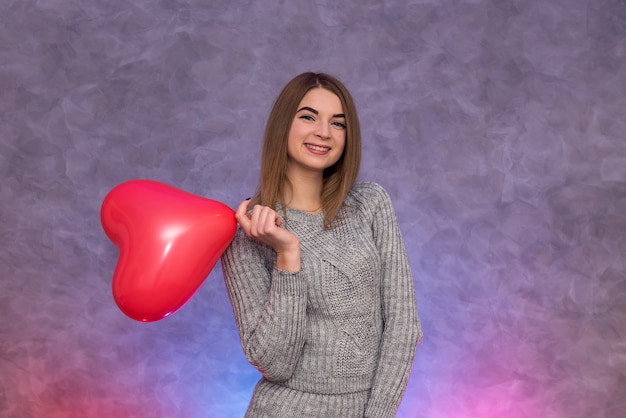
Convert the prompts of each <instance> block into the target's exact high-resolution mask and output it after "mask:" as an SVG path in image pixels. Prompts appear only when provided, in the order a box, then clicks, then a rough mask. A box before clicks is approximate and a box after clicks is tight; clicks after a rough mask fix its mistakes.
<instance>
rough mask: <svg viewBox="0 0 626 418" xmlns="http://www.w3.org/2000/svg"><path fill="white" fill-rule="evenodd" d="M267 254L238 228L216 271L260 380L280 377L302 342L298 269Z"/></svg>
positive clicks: (289, 370) (302, 289) (302, 291)
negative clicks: (281, 264)
mask: <svg viewBox="0 0 626 418" xmlns="http://www.w3.org/2000/svg"><path fill="white" fill-rule="evenodd" d="M268 253H271V251H270V250H269V249H268V248H265V247H262V245H261V244H258V243H256V242H255V241H253V240H252V239H250V238H249V237H247V236H246V235H245V233H244V232H243V231H242V230H241V229H239V230H238V231H237V235H236V236H235V239H234V240H233V242H232V243H231V245H230V246H229V247H228V248H227V249H226V251H225V252H224V254H223V255H222V260H221V261H222V271H223V273H224V281H225V283H226V288H227V291H228V295H229V298H230V301H231V304H232V307H233V312H234V314H235V321H236V323H237V328H238V331H239V337H240V339H241V345H242V348H243V351H244V354H245V355H246V358H247V359H248V361H250V363H251V364H252V365H253V366H254V367H255V368H257V370H259V371H260V372H261V373H262V374H263V376H265V378H266V379H268V380H271V381H284V380H287V379H288V378H289V377H290V376H291V375H292V374H293V371H294V369H295V367H296V365H297V364H298V361H299V359H300V355H301V353H302V348H303V346H304V340H305V335H306V304H307V286H306V281H305V280H304V279H303V278H302V277H301V273H300V272H296V273H293V272H286V271H282V270H279V269H276V268H275V267H273V260H271V261H268V260H267V259H266V255H267V254H268ZM272 254H273V253H272Z"/></svg>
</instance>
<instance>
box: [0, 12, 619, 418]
mask: <svg viewBox="0 0 626 418" xmlns="http://www.w3.org/2000/svg"><path fill="white" fill-rule="evenodd" d="M306 70H314V71H325V72H329V73H331V74H334V75H336V76H338V77H339V78H340V79H342V80H343V81H344V82H345V83H346V84H347V85H348V87H349V88H350V89H351V90H352V92H353V94H354V96H355V99H356V101H357V105H358V107H359V109H360V116H361V122H362V126H363V132H364V144H365V145H364V147H365V149H364V153H365V156H364V162H363V168H362V172H361V176H362V178H363V179H368V180H373V181H377V182H379V183H381V184H382V185H384V186H385V187H386V188H387V189H388V190H389V192H390V194H391V196H392V199H393V201H394V204H395V206H396V209H397V212H398V216H399V220H400V222H401V227H402V230H403V232H404V235H405V238H406V243H407V246H408V251H409V255H410V260H411V265H412V267H413V271H414V273H415V285H416V289H417V302H418V305H419V309H420V314H421V318H422V321H423V326H424V333H425V340H424V342H423V343H422V345H421V346H420V347H419V349H418V353H417V359H416V363H415V367H414V369H413V373H412V376H411V380H410V384H409V387H408V389H407V392H406V396H405V398H404V401H403V403H402V405H401V408H400V411H399V413H398V417H402V418H413V417H426V418H464V417H467V418H493V417H505V418H509V417H510V418H522V417H527V418H538V417H556V418H590V417H591V418H596V417H607V418H618V417H624V416H626V138H625V136H626V2H625V1H624V0H551V1H543V0H471V1H470V0H468V1H453V0H439V1H436V0H413V1H411V0H406V1H400V0H390V1H380V0H365V1H357V0H353V1H345V2H335V1H330V0H317V1H313V0H311V1H293V2H290V1H280V2H271V1H268V2H261V1H257V2H255V1H249V0H247V1H244V0H236V1H229V0H220V1H200V0H172V1H169V0H164V1H148V0H130V1H129V0H106V1H105V0H100V1H95V0H86V1H78V0H50V1H35V0H4V1H2V3H1V4H0V119H1V123H0V152H1V155H0V176H1V179H2V181H1V182H0V199H1V202H2V206H1V212H0V243H1V246H2V249H1V253H0V416H2V417H10V418H31V417H32V418H41V417H43V418H51V417H52V418H57V417H58V418H68V417H70V418H74V417H75V418H110V417H116V418H117V417H121V418H126V417H150V418H200V417H218V418H219V417H240V416H242V414H243V412H244V410H245V407H246V404H247V401H248V399H249V396H250V393H251V390H252V386H253V384H254V382H255V381H256V380H257V378H258V376H259V375H258V373H257V372H256V371H255V370H254V369H253V368H252V367H251V366H249V365H248V364H247V362H246V360H245V358H244V356H243V354H242V352H241V348H240V346H239V340H238V337H237V333H236V329H235V324H234V320H233V315H232V311H231V308H230V305H229V302H228V298H227V295H226V292H225V289H224V284H223V280H222V276H221V271H220V269H219V265H218V268H216V270H215V271H214V272H213V273H211V275H210V276H209V277H208V278H207V280H206V281H205V282H204V284H203V285H202V287H201V288H200V290H199V291H198V293H197V294H196V296H195V297H194V298H193V299H192V300H191V301H190V302H189V303H188V304H187V305H185V306H184V307H183V309H182V310H181V311H179V312H178V313H176V314H175V315H173V316H172V317H170V318H167V319H165V320H163V321H159V322H154V323H148V324H144V323H139V322H135V321H133V320H131V319H129V318H127V317H126V316H124V315H123V314H122V313H121V312H120V311H119V310H118V308H117V307H116V305H115V304H114V301H113V298H112V295H111V277H112V273H113V269H114V266H115V263H116V260H117V249H116V247H115V246H114V245H113V244H112V243H111V242H110V241H109V240H108V239H107V237H106V236H105V235H104V233H103V231H102V228H101V225H100V220H99V209H100V204H101V202H102V199H103V198H104V196H105V195H106V194H107V192H108V191H109V190H111V188H113V187H114V186H115V185H117V184H119V183H121V182H123V181H125V180H129V179H136V178H149V179H154V180H158V181H162V182H166V183H169V184H171V185H174V186H176V187H179V188H181V189H184V190H187V191H190V192H192V193H195V194H198V195H202V196H206V197H210V198H213V199H216V200H220V201H223V202H224V203H227V204H228V205H229V206H231V207H235V206H236V205H237V203H238V202H239V201H240V200H242V199H244V198H246V197H248V196H250V195H251V193H252V192H253V190H254V188H255V186H256V179H257V175H258V159H259V150H260V138H261V135H262V130H263V124H264V121H265V119H266V117H267V114H268V111H269V107H270V105H271V103H272V101H273V100H274V98H275V95H276V94H277V92H278V90H279V89H280V88H281V87H282V86H283V85H284V83H285V82H286V81H288V80H289V79H290V78H291V77H293V76H294V75H296V74H298V73H300V72H302V71H306Z"/></svg>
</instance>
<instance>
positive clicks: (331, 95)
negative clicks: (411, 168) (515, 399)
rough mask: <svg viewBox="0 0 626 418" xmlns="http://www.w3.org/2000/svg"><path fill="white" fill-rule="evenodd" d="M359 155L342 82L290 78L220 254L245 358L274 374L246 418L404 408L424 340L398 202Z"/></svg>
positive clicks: (384, 413) (369, 413) (374, 413)
mask: <svg viewBox="0 0 626 418" xmlns="http://www.w3.org/2000/svg"><path fill="white" fill-rule="evenodd" d="M360 158H361V136H360V128H359V121H358V117H357V112H356V109H355V106H354V102H353V100H352V98H351V96H350V93H349V92H348V90H347V89H346V88H345V87H344V86H343V84H342V83H341V82H339V81H338V80H336V79H335V78H333V77H331V76H328V75H326V74H315V73H304V74H301V75H299V76H297V77H296V78H294V79H293V80H292V81H291V82H289V83H288V84H287V86H285V88H284V89H283V91H282V92H281V94H280V95H279V96H278V99H277V100H276V103H275V104H274V107H273V109H272V112H271V114H270V117H269V120H268V123H267V127H266V131H265V137H264V145H263V154H262V157H261V178H260V181H259V186H258V190H257V193H256V195H255V196H254V198H253V199H252V201H249V200H245V201H243V202H242V203H241V204H240V205H239V208H238V210H237V215H236V217H237V221H238V223H239V225H240V228H239V230H238V231H237V234H236V236H235V239H234V240H233V242H232V243H231V245H230V246H229V248H228V249H227V250H226V252H225V253H224V255H223V257H222V268H223V271H224V279H225V281H226V286H227V289H228V293H229V297H230V300H231V303H232V306H233V311H234V314H235V319H236V322H237V327H238V330H239V336H240V338H241V344H242V347H243V350H244V353H245V354H246V357H247V358H248V360H249V361H250V363H251V364H252V365H253V366H254V367H256V368H257V369H258V370H259V371H260V372H261V373H262V374H263V378H262V379H261V380H260V381H259V382H258V384H257V386H256V387H255V389H254V393H253V396H252V400H251V402H250V405H249V407H248V411H247V413H246V417H255V418H256V417H268V418H269V417H274V418H276V417H278V418H280V417H294V416H298V417H299V416H307V417H320V418H321V417H325V418H326V417H393V416H394V415H395V412H396V410H397V408H398V406H399V404H400V401H401V399H402V395H403V392H404V389H405V387H406V384H407V380H408V377H409V373H410V371H411V366H412V363H413V359H414V356H415V348H416V345H417V344H418V342H419V341H420V340H421V339H422V332H421V327H420V322H419V319H418V316H417V309H416V304H415V294H414V289H413V277H412V274H411V271H410V267H409V263H408V260H407V255H406V250H405V247H404V243H403V239H402V236H401V234H400V229H399V227H398V223H397V220H396V216H395V213H394V210H393V208H392V205H391V201H390V198H389V196H388V195H387V193H386V192H385V190H384V189H383V188H382V187H380V186H379V185H377V184H374V183H366V182H360V183H357V182H356V178H357V175H358V171H359V164H360Z"/></svg>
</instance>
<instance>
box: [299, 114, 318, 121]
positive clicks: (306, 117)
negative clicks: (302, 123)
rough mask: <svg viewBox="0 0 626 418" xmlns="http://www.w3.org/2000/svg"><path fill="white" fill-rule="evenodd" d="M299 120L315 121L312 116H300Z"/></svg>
mask: <svg viewBox="0 0 626 418" xmlns="http://www.w3.org/2000/svg"><path fill="white" fill-rule="evenodd" d="M300 119H304V120H315V119H313V116H311V115H301V116H300Z"/></svg>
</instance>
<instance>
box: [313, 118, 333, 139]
mask: <svg viewBox="0 0 626 418" xmlns="http://www.w3.org/2000/svg"><path fill="white" fill-rule="evenodd" d="M316 134H317V136H319V137H320V138H325V139H326V138H330V124H328V123H326V122H320V123H319V124H318V125H317V132H316Z"/></svg>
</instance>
